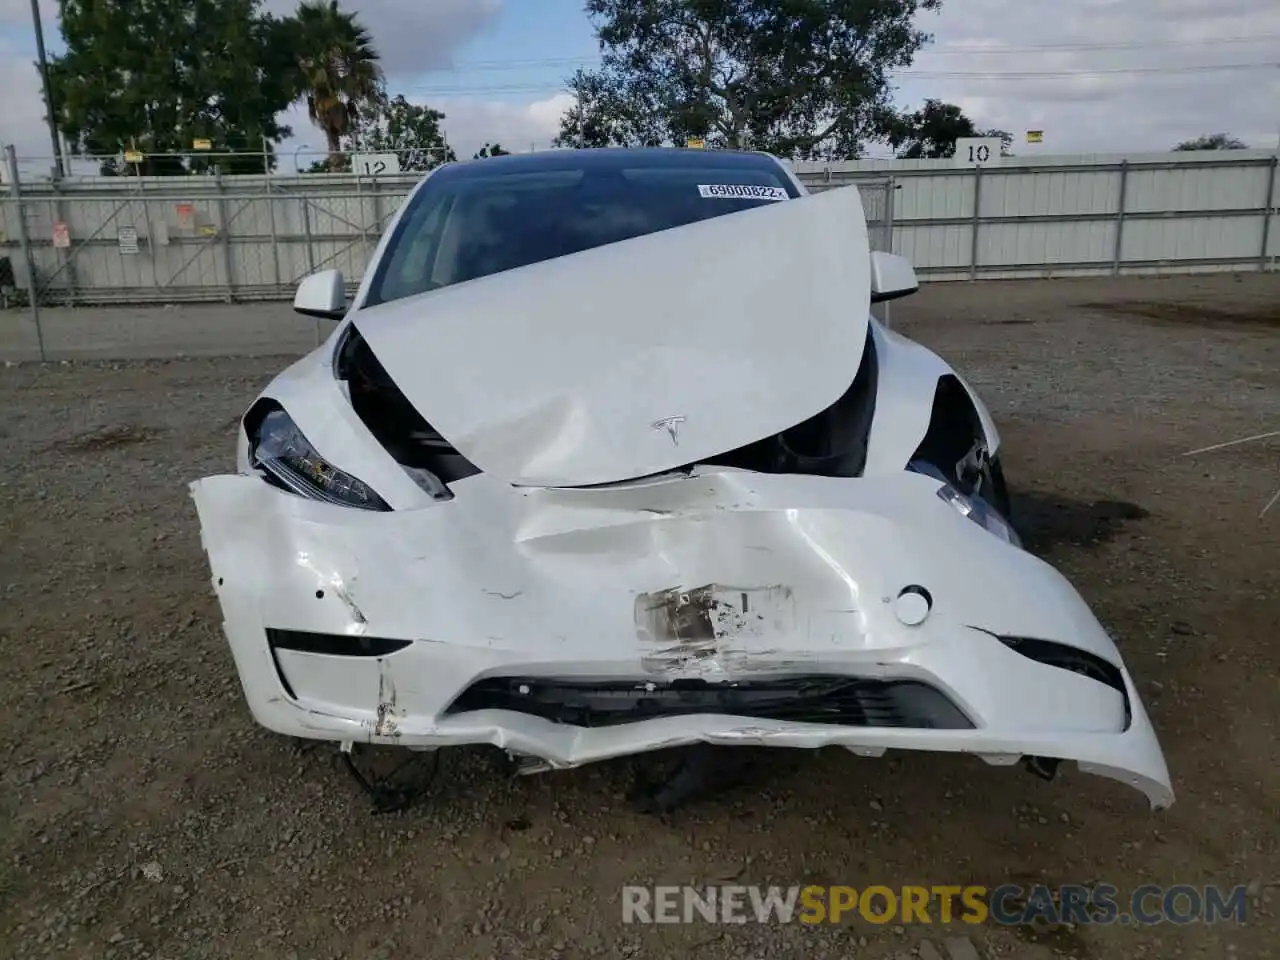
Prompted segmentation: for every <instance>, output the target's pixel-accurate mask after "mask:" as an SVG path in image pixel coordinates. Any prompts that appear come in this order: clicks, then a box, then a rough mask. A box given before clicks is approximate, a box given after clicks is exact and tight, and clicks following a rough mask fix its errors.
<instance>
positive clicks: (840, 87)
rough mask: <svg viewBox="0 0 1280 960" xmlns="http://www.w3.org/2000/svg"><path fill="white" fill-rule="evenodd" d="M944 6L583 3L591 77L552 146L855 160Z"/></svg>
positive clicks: (797, 1)
mask: <svg viewBox="0 0 1280 960" xmlns="http://www.w3.org/2000/svg"><path fill="white" fill-rule="evenodd" d="M940 5H941V0H587V2H586V9H587V13H588V14H589V15H590V17H591V18H592V21H593V24H594V26H595V29H596V35H597V38H598V40H599V43H600V48H601V53H602V58H601V64H600V67H599V68H598V69H597V70H592V71H579V72H578V73H577V74H575V75H574V77H573V78H571V80H570V81H569V87H570V90H571V92H573V93H574V94H575V95H577V97H578V105H577V107H575V108H574V109H573V110H570V111H569V112H568V113H566V115H565V116H564V118H563V119H562V122H561V130H560V135H559V137H558V142H559V143H560V144H561V145H578V144H582V145H592V146H602V145H606V144H617V145H635V144H638V143H647V142H653V141H655V140H656V141H658V142H663V143H684V142H685V141H686V140H687V139H689V138H691V137H698V138H702V139H704V140H706V141H707V145H708V146H710V147H729V148H750V149H757V150H768V151H770V152H772V153H776V154H778V155H780V156H786V157H797V158H819V157H829V156H836V155H839V156H857V155H858V154H859V153H860V151H861V148H862V145H863V144H864V142H866V141H867V140H870V139H875V138H878V137H880V136H882V135H883V134H884V132H885V130H886V128H887V126H888V124H889V122H890V121H891V119H892V111H891V110H890V103H891V93H892V90H891V87H890V82H889V75H890V72H891V71H892V70H894V69H895V68H897V67H904V66H907V65H908V64H910V63H911V60H912V58H913V56H914V55H915V53H916V51H917V50H918V49H920V47H921V46H923V45H924V44H925V43H926V42H928V40H929V36H928V34H926V33H925V32H923V31H922V30H920V29H918V28H917V26H916V23H915V17H916V14H917V13H918V12H919V11H922V10H937V9H938V8H939V7H940Z"/></svg>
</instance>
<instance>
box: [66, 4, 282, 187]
mask: <svg viewBox="0 0 1280 960" xmlns="http://www.w3.org/2000/svg"><path fill="white" fill-rule="evenodd" d="M59 18H60V24H61V29H62V36H63V40H64V42H65V44H66V48H67V49H66V52H65V53H64V54H63V55H62V56H59V57H55V58H53V60H52V62H51V64H50V85H51V87H52V89H53V96H54V101H55V103H56V104H57V105H58V117H57V120H58V126H59V127H60V128H61V129H62V132H63V133H64V134H65V135H66V137H67V140H68V142H69V143H70V144H71V148H72V150H73V151H74V152H76V153H79V154H99V155H117V154H119V153H121V152H123V151H124V150H126V149H137V150H138V151H140V152H142V153H143V154H145V155H146V156H145V159H144V161H143V162H142V163H141V164H136V165H133V164H129V165H125V164H121V163H119V162H118V161H116V160H110V159H108V160H106V161H104V163H103V172H104V173H133V172H135V171H136V172H139V173H143V174H153V175H160V174H179V173H186V172H189V171H190V170H192V169H198V168H200V167H201V166H204V165H207V164H208V162H210V161H206V160H203V159H191V160H184V159H183V158H182V157H179V156H174V154H181V153H190V152H191V149H192V144H193V141H194V140H196V139H197V138H207V139H209V140H211V141H212V142H213V147H214V150H215V152H228V151H252V152H254V153H257V154H258V156H251V157H247V158H244V159H242V160H239V161H238V163H237V162H236V160H237V158H226V157H223V158H219V159H218V160H217V161H216V162H218V163H219V164H220V166H221V167H222V168H223V169H224V170H226V171H227V172H235V171H236V170H237V169H239V168H240V167H245V168H248V169H254V170H261V169H262V165H263V158H262V151H263V150H264V149H266V150H267V151H268V152H269V155H268V157H267V158H266V159H267V162H268V163H274V156H273V155H270V151H271V148H272V145H274V144H275V143H277V142H278V141H279V140H281V139H283V138H284V137H286V136H288V135H289V133H290V131H289V130H288V128H286V127H282V126H281V125H280V124H279V122H278V121H277V119H276V117H277V115H278V114H279V113H280V111H282V110H284V109H285V108H286V107H287V106H288V104H289V103H290V102H291V101H292V100H293V98H294V87H293V69H292V68H291V67H290V66H289V63H288V61H287V60H282V59H281V58H280V56H279V53H278V49H279V48H278V46H277V44H278V43H279V40H280V37H281V30H282V24H281V22H280V21H278V20H275V19H273V18H270V17H263V16H260V15H259V14H258V10H257V0H155V2H151V3H146V4H139V3H137V2H135V0H60V3H59ZM165 154H168V156H165Z"/></svg>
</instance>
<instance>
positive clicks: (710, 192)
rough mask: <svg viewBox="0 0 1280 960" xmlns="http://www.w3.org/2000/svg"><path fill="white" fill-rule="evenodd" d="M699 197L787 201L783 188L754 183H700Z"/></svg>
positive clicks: (705, 198) (708, 198)
mask: <svg viewBox="0 0 1280 960" xmlns="http://www.w3.org/2000/svg"><path fill="white" fill-rule="evenodd" d="M698 195H699V196H701V197H702V198H703V199H704V200H787V199H789V197H788V196H787V191H785V190H783V189H782V188H781V187H762V186H759V185H757V184H754V183H700V184H698Z"/></svg>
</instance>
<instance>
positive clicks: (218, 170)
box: [213, 166, 236, 303]
mask: <svg viewBox="0 0 1280 960" xmlns="http://www.w3.org/2000/svg"><path fill="white" fill-rule="evenodd" d="M213 186H214V189H216V190H217V191H218V240H219V241H221V244H222V265H223V267H224V268H225V269H226V271H227V302H228V303H234V302H235V299H236V281H235V277H234V276H233V275H232V272H231V227H230V225H229V224H228V223H227V201H226V200H225V199H224V197H223V194H225V193H226V190H224V189H223V186H222V167H221V166H215V167H214V168H213Z"/></svg>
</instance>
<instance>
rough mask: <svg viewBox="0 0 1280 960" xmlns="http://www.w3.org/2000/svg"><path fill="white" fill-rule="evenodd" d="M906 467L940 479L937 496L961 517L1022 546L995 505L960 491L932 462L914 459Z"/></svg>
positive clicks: (1008, 541) (1016, 545) (1016, 534)
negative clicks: (940, 484)
mask: <svg viewBox="0 0 1280 960" xmlns="http://www.w3.org/2000/svg"><path fill="white" fill-rule="evenodd" d="M907 469H909V470H911V471H913V472H914V473H922V474H924V475H925V476H927V477H932V478H933V479H935V480H938V481H940V482H941V483H942V486H940V487H939V488H938V497H939V498H940V499H942V500H944V501H945V502H947V503H948V504H950V505H951V506H952V507H953V508H954V509H955V511H956V512H957V513H959V514H960V515H961V516H962V517H968V518H969V519H970V520H972V521H973V522H974V523H976V524H977V525H978V526H980V527H982V528H983V529H985V530H986V531H988V532H989V533H993V534H995V535H996V536H997V537H999V538H1000V539H1001V540H1003V541H1004V542H1005V543H1011V544H1013V545H1014V546H1015V547H1021V546H1022V538H1021V537H1019V536H1018V532H1017V531H1016V530H1014V529H1013V527H1012V526H1010V525H1009V521H1008V520H1006V519H1005V518H1004V517H1002V516H1000V514H999V513H998V512H996V509H995V507H993V506H991V504H989V503H987V501H985V500H983V499H982V498H981V497H970V496H966V495H965V494H963V493H961V492H960V491H959V490H957V489H956V488H955V487H953V486H952V485H951V483H950V481H948V480H947V478H946V476H945V475H944V474H943V473H942V471H941V470H939V469H938V468H937V467H935V466H934V465H933V464H931V463H925V462H923V461H920V460H914V461H912V462H911V463H910V464H908V467H907Z"/></svg>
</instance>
